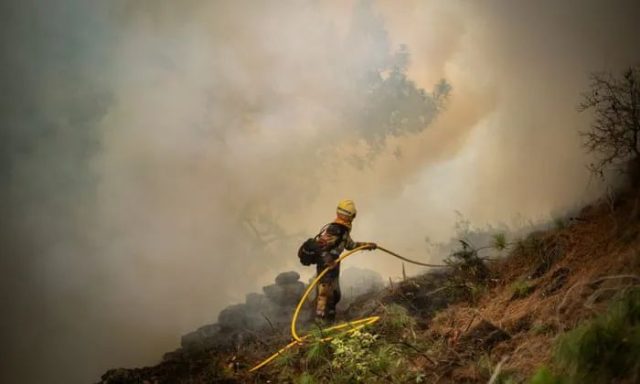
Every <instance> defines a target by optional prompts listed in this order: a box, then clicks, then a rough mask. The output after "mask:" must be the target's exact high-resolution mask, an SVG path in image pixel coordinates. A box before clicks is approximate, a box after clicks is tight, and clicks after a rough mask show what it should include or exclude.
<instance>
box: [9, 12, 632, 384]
mask: <svg viewBox="0 0 640 384" xmlns="http://www.w3.org/2000/svg"><path fill="white" fill-rule="evenodd" d="M635 3H636V2H633V1H623V0H620V1H611V2H601V1H595V0H593V1H566V2H562V3H558V2H553V1H538V2H527V3H523V2H517V3H516V2H511V1H493V2H474V3H470V2H464V1H444V0H432V1H404V2H397V1H389V0H379V1H364V0H362V1H347V2H345V1H293V0H291V1H281V2H277V3H276V2H267V1H233V2H207V1H195V0H189V1H181V2H169V1H136V2H125V1H112V2H102V3H100V4H97V3H93V2H84V1H78V0H56V1H49V2H46V4H45V3H44V2H37V1H14V2H3V3H2V5H0V15H2V16H1V17H2V22H1V23H0V29H1V31H2V35H1V36H2V37H1V39H2V59H1V67H0V68H1V69H2V72H1V73H2V74H1V75H0V76H1V78H2V84H3V87H2V88H3V90H4V92H2V94H1V96H0V100H1V102H0V111H1V113H0V116H1V119H2V131H1V133H0V135H1V136H0V159H1V162H0V169H1V172H0V178H1V185H2V187H3V188H2V190H1V191H0V207H1V208H2V212H3V215H2V216H3V218H2V225H1V227H0V228H1V229H0V242H1V244H2V247H3V252H2V257H1V258H0V271H2V273H3V277H2V279H0V280H1V281H2V283H1V287H2V290H1V292H2V304H3V307H4V308H5V311H4V313H3V316H2V320H1V322H2V323H1V329H2V330H3V333H5V334H4V335H3V337H2V340H3V342H4V343H6V344H8V348H7V345H5V346H4V350H5V353H3V357H2V369H1V376H0V378H1V379H2V381H3V382H23V383H29V382H33V383H36V382H51V383H56V382H60V383H72V382H88V381H92V380H96V379H97V378H98V376H99V374H100V373H101V372H103V371H105V370H106V369H108V368H112V367H116V366H139V365H145V364H152V363H155V362H157V361H158V359H159V358H160V357H161V354H162V353H163V352H166V351H169V350H171V349H173V348H176V347H177V345H178V340H179V338H180V335H182V334H184V333H187V332H189V331H191V330H193V329H195V328H197V327H198V326H200V325H202V324H206V323H211V322H212V321H215V319H216V316H217V314H218V312H219V311H220V309H221V308H223V307H224V306H226V305H228V304H232V303H234V302H240V301H242V300H243V299H244V296H245V294H246V293H248V292H251V291H256V290H259V289H260V287H261V286H262V285H264V284H266V283H269V282H270V281H271V280H272V279H273V277H274V276H275V274H276V273H277V272H280V271H283V270H286V269H296V270H298V271H300V272H302V273H305V274H306V276H309V275H310V274H311V271H310V268H307V269H306V270H305V269H304V268H303V267H302V266H300V265H299V264H298V260H297V257H296V256H295V251H296V248H297V246H298V245H299V243H300V242H301V241H303V240H304V239H306V238H307V237H309V236H311V235H313V234H315V233H316V232H317V230H318V229H319V228H320V227H321V226H322V225H324V224H326V223H327V222H328V221H330V220H331V219H332V218H333V215H334V209H335V205H336V203H337V201H338V200H339V199H342V198H350V199H353V200H355V201H356V204H357V206H358V208H359V213H358V218H357V219H356V222H355V224H354V230H353V233H352V235H353V237H354V239H355V240H360V241H376V242H378V243H380V244H383V245H384V246H385V247H388V248H390V249H393V250H394V251H397V252H399V253H402V254H406V255H407V256H408V257H414V258H418V259H423V260H428V258H429V255H428V253H427V244H426V243H425V237H429V238H431V239H435V240H440V241H445V240H447V239H448V238H449V237H450V236H451V235H452V228H453V224H454V222H455V220H456V214H455V211H456V210H457V211H460V212H462V213H463V214H464V215H465V216H466V217H467V218H468V219H469V220H470V221H471V222H473V223H477V224H478V225H484V224H485V223H497V222H504V223H508V224H509V225H514V226H517V225H518V220H519V219H518V218H521V217H524V218H526V219H532V220H544V219H546V218H548V217H549V216H550V215H554V214H556V213H557V212H562V211H564V210H566V209H568V208H571V207H573V206H575V205H579V204H581V203H583V202H585V201H588V200H589V199H591V198H593V197H594V196H596V195H597V194H598V193H599V187H598V186H597V185H596V183H589V174H588V172H587V170H586V168H585V164H586V163H587V162H588V160H589V159H588V158H587V157H586V156H585V155H584V153H583V150H582V148H581V146H580V139H579V136H578V131H579V130H580V129H584V128H586V127H587V126H588V123H589V116H587V115H580V114H578V113H577V112H576V109H575V107H576V105H577V103H578V102H579V100H580V92H582V91H584V90H585V89H586V87H587V85H588V74H589V72H591V71H594V70H611V71H619V70H620V69H622V68H624V67H626V66H629V65H633V64H637V63H638V61H639V60H640V52H639V50H638V48H637V36H640V26H639V24H638V23H637V20H638V19H639V16H640V12H639V10H638V8H639V7H638V6H637V5H636V4H635ZM433 261H436V260H433ZM349 262H350V263H354V265H358V266H360V267H367V268H372V269H375V270H377V271H378V272H380V273H381V274H383V276H385V277H387V276H398V275H400V273H401V266H400V265H399V264H398V262H397V261H396V260H393V259H389V258H385V256H383V255H381V254H377V253H368V254H366V255H362V256H356V257H354V258H352V259H351V260H350V261H349ZM418 271H420V270H419V269H411V270H410V272H412V273H416V272H418Z"/></svg>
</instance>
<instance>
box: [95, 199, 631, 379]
mask: <svg viewBox="0 0 640 384" xmlns="http://www.w3.org/2000/svg"><path fill="white" fill-rule="evenodd" d="M638 210H639V208H638V194H637V193H635V192H633V193H631V192H626V193H623V194H620V195H619V196H617V197H611V198H609V199H606V200H602V201H599V202H597V203H595V204H593V205H590V206H587V207H585V208H584V209H583V210H582V211H581V212H580V214H579V215H577V216H576V217H572V218H568V219H567V220H565V221H563V222H562V223H560V222H558V223H557V226H556V228H554V229H551V230H547V231H544V232H537V233H532V234H530V235H529V236H528V237H527V238H525V239H521V240H519V241H516V242H514V243H513V244H511V245H510V248H509V249H510V252H509V255H508V256H507V257H505V258H503V259H500V260H486V261H485V263H486V264H485V265H486V267H487V271H488V273H487V275H486V276H483V277H482V279H478V281H472V279H470V280H469V281H465V282H463V283H462V284H460V281H459V280H456V279H455V278H454V277H455V276H453V275H452V273H453V272H451V271H450V270H443V271H432V272H430V273H428V274H425V275H422V276H418V277H415V278H411V279H407V280H405V281H402V282H399V283H395V284H392V285H391V286H388V287H386V288H385V289H384V290H382V291H379V292H375V293H371V294H369V295H366V296H363V297H361V298H359V299H358V300H356V301H355V302H354V303H353V304H352V305H351V306H350V308H349V309H348V310H347V311H346V312H345V313H343V314H341V316H342V317H343V319H350V318H358V317H362V316H367V315H371V314H379V315H380V316H382V317H383V321H382V322H381V324H379V325H377V326H375V327H374V328H373V329H372V330H371V332H374V333H379V334H380V335H381V338H382V339H384V340H386V341H387V342H389V343H392V344H393V343H396V342H397V343H398V344H400V343H401V344H404V345H405V346H407V345H408V346H409V347H410V348H408V349H407V350H411V351H412V352H410V353H409V352H407V353H406V356H404V357H403V358H404V360H403V361H404V362H403V364H406V367H407V368H406V369H405V370H406V371H407V372H412V374H415V377H416V380H413V382H416V381H420V380H422V382H439V383H447V382H472V383H473V382H478V383H480V382H487V381H488V380H489V379H490V377H491V375H492V373H493V372H495V371H496V369H497V367H498V366H499V367H500V368H499V370H500V371H501V372H503V373H508V374H509V377H510V380H512V382H525V381H526V380H528V378H529V377H531V375H532V374H533V373H534V372H535V370H536V369H537V368H538V367H540V366H541V365H542V364H545V363H548V362H549V359H550V357H551V351H552V349H553V348H552V346H553V342H554V339H555V338H556V336H557V335H558V334H560V333H562V332H563V331H566V330H570V329H572V328H574V327H576V326H577V325H578V324H580V323H581V322H582V321H584V320H585V319H588V318H591V317H593V316H594V315H595V314H598V313H601V312H602V311H603V310H604V309H605V308H606V305H607V303H608V301H609V299H610V298H611V297H612V296H613V294H615V293H616V292H618V291H619V290H620V289H622V288H624V287H628V286H630V285H632V284H638V281H637V276H639V275H640V223H639V220H638V216H639V214H638ZM392 306H396V307H402V308H404V309H406V312H407V314H408V316H410V317H411V322H409V323H407V324H412V325H411V327H406V328H407V329H408V328H410V332H409V331H407V330H406V329H405V330H402V329H401V330H398V329H395V330H391V331H390V328H388V327H387V328H385V327H386V326H385V320H384V318H385V316H387V317H389V318H391V317H390V315H389V311H390V308H391V307H392ZM387 323H388V322H387ZM226 337H227V342H226V343H212V344H210V345H204V346H203V347H202V348H198V349H184V348H183V349H179V350H177V351H174V352H172V353H169V354H167V355H165V356H164V358H163V360H162V362H161V363H159V364H158V365H156V366H153V367H147V368H140V369H132V370H126V369H118V370H111V371H109V372H107V373H105V375H103V377H102V381H101V382H102V383H105V384H106V383H110V384H113V383H211V382H228V383H234V382H296V381H298V379H296V377H299V375H301V374H302V373H304V372H306V373H308V374H314V372H315V371H314V369H319V368H313V367H312V366H311V365H309V364H308V362H304V363H303V362H302V361H304V359H305V356H306V355H305V354H304V351H299V352H296V354H294V355H292V360H293V361H292V362H289V363H287V366H286V369H283V365H282V364H276V365H271V366H268V367H266V368H265V369H263V370H261V371H260V372H258V373H256V374H249V373H247V369H248V368H250V367H251V366H252V365H253V364H254V363H256V362H258V361H260V359H262V358H264V357H266V356H267V355H269V354H270V353H272V352H273V351H275V350H277V349H278V348H280V347H281V346H283V345H285V344H287V342H288V341H289V336H288V333H287V330H286V329H265V330H264V331H263V332H260V333H256V332H253V333H252V332H242V331H236V332H235V333H234V332H231V333H230V334H227V335H226ZM290 358H291V356H290ZM327 364H328V362H327ZM317 372H318V380H319V381H321V382H322V381H331V380H329V379H327V376H326V375H327V373H322V372H324V371H322V372H321V371H317ZM322 375H325V376H322ZM377 377H378V378H379V381H380V382H397V380H396V379H394V377H389V376H385V375H384V374H382V375H377ZM376 381H378V380H377V379H376Z"/></svg>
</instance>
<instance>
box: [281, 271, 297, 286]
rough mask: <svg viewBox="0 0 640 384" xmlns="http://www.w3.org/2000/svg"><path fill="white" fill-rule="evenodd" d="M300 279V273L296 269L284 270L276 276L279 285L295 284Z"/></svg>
mask: <svg viewBox="0 0 640 384" xmlns="http://www.w3.org/2000/svg"><path fill="white" fill-rule="evenodd" d="M298 280H300V274H299V273H298V272H296V271H289V272H282V273H281V274H279V275H278V276H276V284H277V285H287V284H295V283H296V282H297V281H298Z"/></svg>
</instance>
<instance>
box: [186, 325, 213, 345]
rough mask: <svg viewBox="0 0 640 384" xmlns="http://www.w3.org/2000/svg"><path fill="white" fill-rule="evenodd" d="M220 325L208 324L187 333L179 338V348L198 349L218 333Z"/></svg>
mask: <svg viewBox="0 0 640 384" xmlns="http://www.w3.org/2000/svg"><path fill="white" fill-rule="evenodd" d="M220 328H221V327H220V325H218V324H209V325H205V326H202V327H200V328H198V329H197V330H195V331H193V332H190V333H187V334H186V335H184V336H182V337H181V338H180V346H181V347H182V348H193V347H199V346H200V345H202V344H203V343H204V341H205V340H206V339H207V338H209V337H214V336H215V335H216V334H218V332H220Z"/></svg>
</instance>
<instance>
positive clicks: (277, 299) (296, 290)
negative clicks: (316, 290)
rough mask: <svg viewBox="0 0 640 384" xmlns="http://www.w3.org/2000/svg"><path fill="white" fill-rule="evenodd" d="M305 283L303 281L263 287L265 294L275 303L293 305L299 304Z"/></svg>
mask: <svg viewBox="0 0 640 384" xmlns="http://www.w3.org/2000/svg"><path fill="white" fill-rule="evenodd" d="M304 289H305V285H304V283H302V282H301V281H296V282H295V283H293V284H286V285H277V284H271V285H267V286H266V287H262V290H263V291H264V294H265V295H266V296H267V298H268V299H269V300H271V301H272V302H273V303H275V304H277V305H281V306H285V307H292V306H295V305H297V304H298V300H300V297H302V294H303V293H304Z"/></svg>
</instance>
